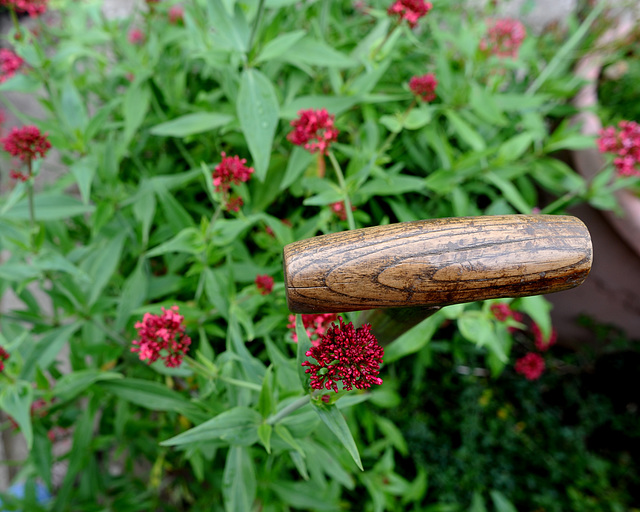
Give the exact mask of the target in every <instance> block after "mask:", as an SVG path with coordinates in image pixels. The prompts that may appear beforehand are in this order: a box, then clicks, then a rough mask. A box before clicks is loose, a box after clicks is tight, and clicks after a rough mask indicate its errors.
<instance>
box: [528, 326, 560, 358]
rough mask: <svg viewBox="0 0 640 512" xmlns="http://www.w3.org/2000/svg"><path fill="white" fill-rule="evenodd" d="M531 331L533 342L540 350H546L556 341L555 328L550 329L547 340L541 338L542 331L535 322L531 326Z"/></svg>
mask: <svg viewBox="0 0 640 512" xmlns="http://www.w3.org/2000/svg"><path fill="white" fill-rule="evenodd" d="M531 332H533V343H534V344H535V346H536V348H537V349H538V350H539V351H540V352H546V351H547V350H549V349H550V348H551V347H552V346H553V345H555V344H556V343H557V341H558V333H557V332H556V330H555V329H551V336H549V339H548V340H545V339H544V338H543V336H542V331H541V330H540V327H539V326H538V324H536V323H534V324H533V325H532V326H531Z"/></svg>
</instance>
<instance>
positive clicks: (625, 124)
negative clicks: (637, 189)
mask: <svg viewBox="0 0 640 512" xmlns="http://www.w3.org/2000/svg"><path fill="white" fill-rule="evenodd" d="M618 128H619V130H616V128H615V127H614V126H607V127H606V128H603V129H602V130H600V137H599V138H598V141H597V142H598V149H599V150H600V152H601V153H611V154H613V155H615V157H616V158H614V160H613V165H614V166H615V167H616V170H617V171H618V174H619V175H620V176H640V125H639V124H638V123H636V122H634V121H620V122H619V123H618Z"/></svg>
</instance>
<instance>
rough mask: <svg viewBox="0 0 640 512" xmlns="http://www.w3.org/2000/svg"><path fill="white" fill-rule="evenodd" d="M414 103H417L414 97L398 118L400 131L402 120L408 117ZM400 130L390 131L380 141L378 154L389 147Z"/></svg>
mask: <svg viewBox="0 0 640 512" xmlns="http://www.w3.org/2000/svg"><path fill="white" fill-rule="evenodd" d="M416 105H417V103H416V98H415V97H414V98H413V101H412V102H411V105H409V107H408V108H407V110H405V111H404V114H402V117H401V118H400V125H401V129H400V131H402V126H403V125H404V122H405V121H406V120H407V117H409V113H410V112H411V111H412V110H413V109H414V108H415V106H416ZM400 131H397V132H391V133H390V134H389V136H388V137H387V138H386V140H385V141H384V142H383V143H382V146H380V149H379V151H378V155H382V154H384V152H385V151H386V150H387V149H389V147H390V146H391V144H392V143H393V141H394V140H396V137H397V136H398V134H399V133H400Z"/></svg>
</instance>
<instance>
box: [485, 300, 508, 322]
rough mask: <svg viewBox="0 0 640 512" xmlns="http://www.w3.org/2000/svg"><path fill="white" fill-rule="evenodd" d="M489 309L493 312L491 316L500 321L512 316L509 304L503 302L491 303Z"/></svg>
mask: <svg viewBox="0 0 640 512" xmlns="http://www.w3.org/2000/svg"><path fill="white" fill-rule="evenodd" d="M489 309H490V310H491V312H492V313H493V316H495V317H496V319H497V320H499V321H500V322H504V321H506V320H507V318H509V317H511V316H513V311H511V308H510V307H509V304H505V303H504V302H499V303H497V304H491V307H490V308H489Z"/></svg>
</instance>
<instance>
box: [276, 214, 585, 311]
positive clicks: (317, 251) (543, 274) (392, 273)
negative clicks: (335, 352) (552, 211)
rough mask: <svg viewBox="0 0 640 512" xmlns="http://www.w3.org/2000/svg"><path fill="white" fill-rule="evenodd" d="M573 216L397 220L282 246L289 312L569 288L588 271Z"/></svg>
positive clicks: (444, 301) (580, 229) (443, 301)
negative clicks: (400, 221)
mask: <svg viewBox="0 0 640 512" xmlns="http://www.w3.org/2000/svg"><path fill="white" fill-rule="evenodd" d="M591 262H592V247H591V237H590V236H589V231H588V230H587V228H586V226H585V225H584V224H583V223H582V222H581V221H580V220H579V219H577V218H575V217H568V216H555V215H500V216H485V217H458V218H447V219H433V220H422V221H416V222H403V223H400V224H392V225H388V226H377V227H372V228H364V229H356V230H353V231H345V232H341V233H334V234H329V235H323V236H318V237H315V238H310V239H308V240H301V241H299V242H295V243H292V244H289V245H287V246H286V247H285V248H284V274H285V286H286V291H287V303H288V306H289V309H290V310H291V311H293V312H295V313H319V312H323V313H329V312H345V311H361V310H366V309H377V308H394V307H414V306H443V305H447V304H457V303H461V302H472V301H476V300H482V299H492V298H499V297H522V296H527V295H538V294H543V293H551V292H556V291H560V290H566V289H568V288H573V287H574V286H577V285H579V284H580V283H582V282H583V281H584V280H585V278H586V277H587V275H588V273H589V270H590V269H591Z"/></svg>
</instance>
